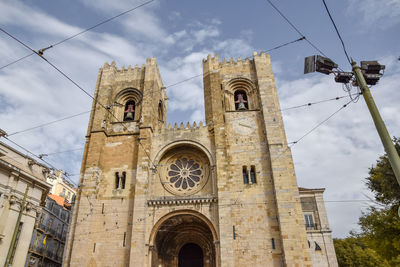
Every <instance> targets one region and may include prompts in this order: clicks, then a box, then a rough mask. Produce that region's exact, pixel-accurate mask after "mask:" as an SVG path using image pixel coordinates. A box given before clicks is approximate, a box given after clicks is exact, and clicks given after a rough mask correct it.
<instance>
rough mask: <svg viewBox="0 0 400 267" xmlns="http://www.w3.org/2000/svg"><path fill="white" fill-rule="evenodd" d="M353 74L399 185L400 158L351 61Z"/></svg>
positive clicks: (354, 64) (363, 82)
mask: <svg viewBox="0 0 400 267" xmlns="http://www.w3.org/2000/svg"><path fill="white" fill-rule="evenodd" d="M351 64H352V66H353V73H354V75H355V76H356V79H357V84H358V86H359V87H360V89H361V92H362V95H363V96H364V99H365V103H367V106H368V109H369V112H370V113H371V116H372V119H373V120H374V124H375V127H376V130H377V131H378V134H379V137H380V138H381V141H382V143H383V146H384V148H385V151H386V154H387V155H388V158H389V162H390V165H391V166H392V169H393V172H394V175H395V177H396V179H397V183H398V184H399V185H400V157H399V154H398V153H397V151H396V148H395V146H394V144H393V142H392V139H391V137H390V135H389V132H388V130H387V129H386V126H385V123H384V122H383V120H382V117H381V115H380V113H379V110H378V108H377V107H376V105H375V101H374V99H373V98H372V95H371V91H370V90H369V87H368V85H367V83H366V81H365V79H364V75H363V73H362V71H361V69H360V67H359V66H357V63H356V62H354V61H352V63H351Z"/></svg>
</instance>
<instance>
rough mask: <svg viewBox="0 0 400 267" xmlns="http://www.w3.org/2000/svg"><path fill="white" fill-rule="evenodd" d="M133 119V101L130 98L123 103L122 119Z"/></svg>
mask: <svg viewBox="0 0 400 267" xmlns="http://www.w3.org/2000/svg"><path fill="white" fill-rule="evenodd" d="M134 119H135V101H133V100H130V101H128V102H126V104H125V111H124V121H133V120H134Z"/></svg>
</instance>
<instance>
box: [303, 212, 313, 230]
mask: <svg viewBox="0 0 400 267" xmlns="http://www.w3.org/2000/svg"><path fill="white" fill-rule="evenodd" d="M304 221H305V223H306V229H307V230H315V223H314V218H313V215H312V214H304Z"/></svg>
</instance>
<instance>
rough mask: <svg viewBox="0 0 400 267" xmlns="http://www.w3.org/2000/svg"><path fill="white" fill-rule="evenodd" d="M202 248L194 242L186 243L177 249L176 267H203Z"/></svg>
mask: <svg viewBox="0 0 400 267" xmlns="http://www.w3.org/2000/svg"><path fill="white" fill-rule="evenodd" d="M203 257H204V256H203V250H202V249H201V247H199V246H198V245H196V244H194V243H188V244H186V245H184V246H183V247H182V248H181V250H179V257H178V267H203V266H204V265H203Z"/></svg>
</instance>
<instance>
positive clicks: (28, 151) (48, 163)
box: [3, 136, 77, 186]
mask: <svg viewBox="0 0 400 267" xmlns="http://www.w3.org/2000/svg"><path fill="white" fill-rule="evenodd" d="M3 138H5V139H7V140H8V141H9V142H11V143H12V144H14V145H16V146H17V147H19V148H21V149H23V150H24V151H26V152H27V153H28V154H31V155H32V156H34V157H35V158H37V159H39V160H41V161H43V162H44V163H46V164H47V165H48V166H50V167H51V168H52V169H54V170H57V169H58V168H56V167H54V166H53V164H51V163H50V162H48V161H46V160H44V159H43V158H42V157H39V156H38V155H36V154H35V153H33V152H31V151H30V150H28V149H27V148H25V147H23V146H21V145H20V144H18V143H16V142H14V141H13V140H11V139H9V138H8V137H7V136H3ZM67 179H68V180H69V181H70V182H71V183H72V184H73V185H75V186H77V184H76V183H75V182H74V181H72V180H71V179H69V178H68V177H67Z"/></svg>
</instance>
